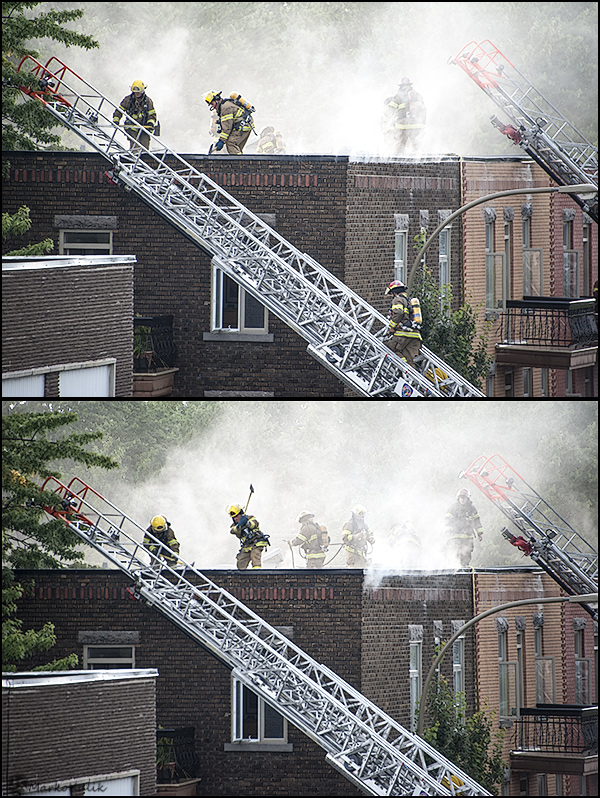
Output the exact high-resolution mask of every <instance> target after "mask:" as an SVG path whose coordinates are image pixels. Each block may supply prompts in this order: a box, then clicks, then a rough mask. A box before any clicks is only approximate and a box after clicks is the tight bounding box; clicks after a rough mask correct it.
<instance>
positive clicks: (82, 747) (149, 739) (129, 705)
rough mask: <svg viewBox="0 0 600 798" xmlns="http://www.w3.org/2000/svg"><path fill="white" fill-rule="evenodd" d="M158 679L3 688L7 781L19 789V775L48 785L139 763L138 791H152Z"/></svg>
mask: <svg viewBox="0 0 600 798" xmlns="http://www.w3.org/2000/svg"><path fill="white" fill-rule="evenodd" d="M155 682H156V679H155V678H144V679H135V680H134V679H124V680H122V681H105V682H94V683H85V684H65V685H57V686H31V687H19V688H14V689H8V690H4V689H3V691H2V718H3V722H2V737H3V745H2V750H3V760H2V761H3V770H4V768H5V767H7V770H6V771H5V772H4V776H3V781H5V780H6V779H8V785H9V789H10V788H14V789H16V787H15V785H16V784H17V783H19V782H21V780H23V782H26V783H27V784H28V785H38V784H42V785H43V784H48V783H53V782H56V781H63V780H70V779H82V778H89V777H92V776H97V775H104V774H106V775H108V774H111V773H118V772H124V771H128V770H139V771H140V795H154V794H155V783H156V721H155V717H156V709H155V690H154V688H155ZM9 742H10V744H9ZM4 753H7V757H8V758H7V759H5V756H4ZM5 784H6V781H5ZM8 794H11V795H17V794H19V793H18V792H16V791H15V792H13V791H12V789H11V791H10V792H9V793H8ZM82 794H83V793H82Z"/></svg>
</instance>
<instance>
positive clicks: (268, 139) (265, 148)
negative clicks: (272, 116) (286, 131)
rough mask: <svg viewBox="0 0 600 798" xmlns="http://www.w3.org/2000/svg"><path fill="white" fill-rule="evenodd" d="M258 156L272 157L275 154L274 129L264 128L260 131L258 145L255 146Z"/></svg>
mask: <svg viewBox="0 0 600 798" xmlns="http://www.w3.org/2000/svg"><path fill="white" fill-rule="evenodd" d="M256 152H257V154H258V155H273V153H274V152H275V128H274V127H266V128H264V129H263V130H262V132H261V134H260V138H259V140H258V144H257V145H256Z"/></svg>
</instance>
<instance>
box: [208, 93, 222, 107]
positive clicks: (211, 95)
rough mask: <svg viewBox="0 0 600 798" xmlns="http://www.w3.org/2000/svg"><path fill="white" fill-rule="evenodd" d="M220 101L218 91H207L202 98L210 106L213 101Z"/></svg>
mask: <svg viewBox="0 0 600 798" xmlns="http://www.w3.org/2000/svg"><path fill="white" fill-rule="evenodd" d="M220 99H221V92H220V91H209V92H208V94H207V95H206V96H205V97H204V100H205V101H206V102H207V103H208V105H210V104H211V102H212V101H213V100H220Z"/></svg>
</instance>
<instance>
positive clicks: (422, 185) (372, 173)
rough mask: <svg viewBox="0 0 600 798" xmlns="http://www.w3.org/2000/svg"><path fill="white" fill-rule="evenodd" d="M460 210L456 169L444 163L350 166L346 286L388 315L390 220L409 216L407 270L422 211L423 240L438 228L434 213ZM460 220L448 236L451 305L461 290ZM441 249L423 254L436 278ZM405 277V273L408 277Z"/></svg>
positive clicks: (391, 270)
mask: <svg viewBox="0 0 600 798" xmlns="http://www.w3.org/2000/svg"><path fill="white" fill-rule="evenodd" d="M458 207H460V165H459V163H458V159H457V160H455V161H450V162H448V163H446V162H439V161H436V162H433V163H428V162H415V161H406V162H401V161H400V162H397V161H394V162H389V163H377V162H373V163H355V162H351V163H350V164H349V166H348V213H347V221H346V226H347V238H346V281H347V283H348V285H350V286H351V287H352V288H353V290H355V291H356V292H357V293H359V294H360V295H361V296H362V297H364V298H365V299H366V300H367V302H369V303H371V304H372V305H373V306H374V307H376V308H377V309H378V310H379V311H380V312H382V313H384V314H385V315H387V312H388V310H389V297H385V295H384V291H385V287H386V285H387V284H388V283H389V282H390V281H391V280H393V279H394V230H395V226H394V214H407V215H408V217H409V229H408V269H410V267H411V266H412V263H413V261H414V258H415V255H416V250H415V249H414V248H413V245H414V240H413V239H414V236H416V235H417V234H418V233H419V232H420V227H421V215H420V214H421V211H428V212H429V223H428V225H426V228H427V234H428V235H431V233H433V231H434V230H435V229H436V227H437V226H438V224H439V220H438V210H451V211H455V210H456V209H457V208H458ZM461 245H462V241H461V235H460V220H458V221H457V222H455V223H454V224H453V228H452V235H451V246H452V250H451V260H450V263H451V279H452V283H453V294H454V297H455V304H456V305H458V302H459V299H460V287H461V269H460V263H461ZM438 255H439V246H438V242H435V243H434V244H433V245H432V246H431V247H430V248H429V250H428V251H427V256H426V260H427V265H428V267H429V268H430V269H431V270H432V272H433V275H434V277H435V278H436V279H437V277H438ZM407 276H408V271H407Z"/></svg>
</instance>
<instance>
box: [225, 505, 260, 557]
mask: <svg viewBox="0 0 600 798" xmlns="http://www.w3.org/2000/svg"><path fill="white" fill-rule="evenodd" d="M227 512H228V513H229V517H230V518H231V520H232V521H233V523H232V525H231V528H230V530H229V531H230V533H231V534H232V535H235V536H236V538H238V539H239V541H240V544H241V548H240V550H239V551H238V553H237V567H238V571H245V570H246V568H247V567H248V565H250V563H252V570H256V569H257V568H261V567H262V566H261V559H262V555H263V551H264V550H265V548H266V547H267V546H269V545H270V542H269V536H268V535H263V533H262V532H261V531H260V527H259V523H258V521H257V519H256V518H255V517H254V516H253V515H246V514H245V512H244V510H243V509H242V508H241V507H240V505H239V504H232V505H231V506H230V507H228V508H227Z"/></svg>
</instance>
